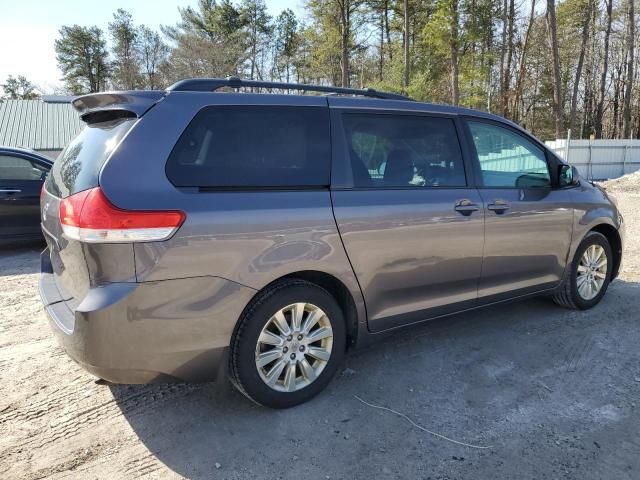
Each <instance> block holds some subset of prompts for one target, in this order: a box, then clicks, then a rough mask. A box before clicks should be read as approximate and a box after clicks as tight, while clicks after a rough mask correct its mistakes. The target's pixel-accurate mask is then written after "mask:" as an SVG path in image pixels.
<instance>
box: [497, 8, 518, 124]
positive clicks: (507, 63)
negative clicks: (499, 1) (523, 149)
mask: <svg viewBox="0 0 640 480" xmlns="http://www.w3.org/2000/svg"><path fill="white" fill-rule="evenodd" d="M515 16H516V13H515V2H514V0H509V13H508V16H507V17H508V19H507V35H506V37H507V38H506V42H507V45H506V48H505V54H504V55H505V58H504V68H503V73H502V75H503V76H502V78H501V81H502V86H501V88H500V91H501V93H502V98H501V102H502V116H503V117H508V116H509V87H510V86H511V61H512V57H513V22H514V21H515Z"/></svg>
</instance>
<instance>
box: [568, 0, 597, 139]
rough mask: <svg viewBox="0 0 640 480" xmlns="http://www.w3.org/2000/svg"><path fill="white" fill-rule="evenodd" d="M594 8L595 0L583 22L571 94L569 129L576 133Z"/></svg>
mask: <svg viewBox="0 0 640 480" xmlns="http://www.w3.org/2000/svg"><path fill="white" fill-rule="evenodd" d="M592 8H593V0H589V1H588V2H587V11H586V12H584V20H583V22H582V36H581V40H582V43H581V45H580V54H579V55H578V65H577V66H576V74H575V77H574V80H573V92H572V93H571V110H570V112H569V129H570V130H571V131H574V126H575V123H576V109H577V108H578V89H579V87H580V77H581V76H582V66H583V65H584V55H585V52H586V50H587V45H588V43H589V23H590V21H591V9H592Z"/></svg>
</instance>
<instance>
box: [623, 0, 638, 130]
mask: <svg viewBox="0 0 640 480" xmlns="http://www.w3.org/2000/svg"><path fill="white" fill-rule="evenodd" d="M635 1H636V0H627V15H628V16H627V38H626V40H625V44H626V48H627V55H628V57H627V74H626V76H625V91H624V100H623V107H622V135H623V138H630V137H631V94H632V92H633V61H634V55H635V52H634V42H635V36H636V17H635V14H634V9H633V4H634V3H635Z"/></svg>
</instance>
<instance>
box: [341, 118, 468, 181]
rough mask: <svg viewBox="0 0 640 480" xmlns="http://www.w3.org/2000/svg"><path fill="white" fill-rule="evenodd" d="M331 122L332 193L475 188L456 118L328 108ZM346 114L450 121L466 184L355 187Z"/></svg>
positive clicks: (462, 134) (461, 133) (463, 138)
mask: <svg viewBox="0 0 640 480" xmlns="http://www.w3.org/2000/svg"><path fill="white" fill-rule="evenodd" d="M329 111H330V118H331V143H332V158H333V161H332V168H331V187H330V188H331V190H354V191H360V190H362V191H367V190H418V191H419V190H440V189H461V190H462V189H469V188H475V177H474V170H475V169H474V168H473V167H472V165H471V162H472V160H471V156H470V152H469V151H468V147H467V142H466V139H465V132H464V131H463V130H462V126H461V125H460V124H459V115H456V114H446V113H440V112H429V111H425V112H420V111H406V110H382V109H371V108H353V107H348V108H344V107H332V106H330V107H329ZM348 114H369V115H372V116H374V115H375V116H383V115H393V116H405V117H409V116H412V117H427V118H443V119H448V120H451V121H452V123H453V127H454V131H455V134H456V139H457V142H458V147H459V149H460V155H461V159H462V166H463V169H464V176H465V183H466V185H464V186H446V185H445V186H438V187H434V186H428V187H425V186H394V187H391V186H371V187H363V186H360V187H356V186H355V184H354V183H355V182H354V179H353V171H352V169H351V158H350V155H349V152H348V149H347V139H346V131H345V128H344V122H343V118H344V116H345V115H348Z"/></svg>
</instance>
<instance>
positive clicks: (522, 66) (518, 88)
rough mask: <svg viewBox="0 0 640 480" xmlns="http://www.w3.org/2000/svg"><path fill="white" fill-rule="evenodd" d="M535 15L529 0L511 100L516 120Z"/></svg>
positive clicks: (534, 3)
mask: <svg viewBox="0 0 640 480" xmlns="http://www.w3.org/2000/svg"><path fill="white" fill-rule="evenodd" d="M535 15H536V0H531V11H530V13H529V23H528V24H527V30H526V32H525V34H524V41H523V42H522V52H521V53H520V62H519V65H518V74H517V76H516V91H515V94H514V99H513V118H514V120H516V121H517V120H518V117H519V111H520V110H519V109H520V99H521V98H522V88H523V85H524V78H525V74H526V61H527V51H528V49H529V40H530V38H531V30H532V29H533V23H534V20H535Z"/></svg>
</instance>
